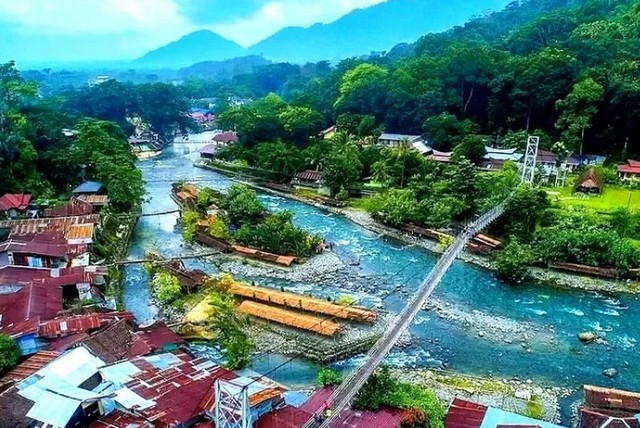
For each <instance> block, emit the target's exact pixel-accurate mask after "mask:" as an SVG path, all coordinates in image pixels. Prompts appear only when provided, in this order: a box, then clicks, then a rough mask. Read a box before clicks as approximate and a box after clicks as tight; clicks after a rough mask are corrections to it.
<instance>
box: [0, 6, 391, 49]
mask: <svg viewBox="0 0 640 428" xmlns="http://www.w3.org/2000/svg"><path fill="white" fill-rule="evenodd" d="M383 1H385V0H0V60H8V59H17V60H25V61H26V60H28V61H43V60H56V61H60V60H69V61H78V60H99V59H105V60H109V59H128V58H136V57H138V56H141V55H142V54H143V53H145V52H146V51H148V50H150V49H154V48H156V47H159V46H161V45H163V44H166V43H168V42H170V41H173V40H175V39H177V38H179V37H181V36H183V35H185V34H187V33H190V32H192V31H195V30H199V29H210V30H213V31H215V32H217V33H219V34H220V35H222V36H224V37H226V38H228V39H231V40H234V41H236V42H238V43H240V44H241V45H244V46H249V45H251V44H253V43H255V42H257V41H260V40H262V39H264V38H265V37H267V36H269V35H271V34H273V33H274V32H276V31H278V30H279V29H281V28H283V27H287V26H309V25H311V24H313V23H316V22H331V21H334V20H336V19H337V18H339V17H341V16H343V15H345V14H346V13H348V12H350V11H351V10H353V9H357V8H362V7H366V6H371V5H374V4H377V3H382V2H383Z"/></svg>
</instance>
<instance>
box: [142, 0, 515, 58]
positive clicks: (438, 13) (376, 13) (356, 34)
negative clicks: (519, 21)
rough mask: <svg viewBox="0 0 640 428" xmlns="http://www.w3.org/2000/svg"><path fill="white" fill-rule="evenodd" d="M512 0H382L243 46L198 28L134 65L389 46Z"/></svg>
mask: <svg viewBox="0 0 640 428" xmlns="http://www.w3.org/2000/svg"><path fill="white" fill-rule="evenodd" d="M511 2H512V0H446V1H445V0H387V1H386V2H383V3H379V4H377V5H374V6H370V7H368V8H366V9H356V10H353V11H351V12H350V13H348V14H346V15H344V16H343V17H342V18H340V19H338V20H336V21H334V22H331V23H329V24H314V25H312V26H311V27H308V28H303V27H288V28H283V29H282V30H280V31H278V32H277V33H275V34H273V35H272V36H270V37H268V38H266V39H264V40H262V41H261V42H259V43H256V44H255V45H253V46H251V47H250V48H248V49H246V48H243V47H242V46H240V45H238V44H237V43H235V42H232V41H230V40H227V39H225V38H224V37H222V36H219V35H218V34H216V33H214V32H211V31H207V30H201V31H197V32H195V33H191V34H188V35H186V36H184V37H183V38H181V39H180V40H177V41H175V42H172V43H169V44H168V45H166V46H163V47H161V48H158V49H156V50H154V51H151V52H149V53H147V54H146V55H144V56H143V57H142V58H140V59H139V60H137V61H136V62H135V65H139V66H146V67H171V68H180V67H186V66H190V65H192V64H196V63H199V62H208V61H222V60H226V59H231V58H235V57H241V56H247V55H255V56H262V57H264V58H265V59H267V60H270V61H276V62H293V63H305V62H316V61H321V60H340V59H344V58H348V57H352V56H360V55H367V54H370V53H371V52H379V51H389V50H391V49H392V48H393V47H394V46H396V45H398V44H399V43H405V42H415V41H416V40H417V39H418V38H420V37H421V36H423V35H424V34H427V33H433V32H440V31H445V30H448V29H450V28H452V27H454V26H456V25H462V24H464V23H465V22H467V21H468V20H469V19H470V18H472V17H473V16H476V15H479V14H482V13H484V12H488V11H496V10H501V9H502V8H503V7H505V6H506V5H507V4H509V3H511Z"/></svg>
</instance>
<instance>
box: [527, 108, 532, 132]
mask: <svg viewBox="0 0 640 428" xmlns="http://www.w3.org/2000/svg"><path fill="white" fill-rule="evenodd" d="M530 126H531V108H529V111H528V112H527V134H528V133H529V127H530Z"/></svg>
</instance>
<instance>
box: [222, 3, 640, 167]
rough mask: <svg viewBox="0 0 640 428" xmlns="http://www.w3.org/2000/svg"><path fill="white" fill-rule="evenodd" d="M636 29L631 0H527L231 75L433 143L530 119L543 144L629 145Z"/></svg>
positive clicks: (514, 131)
mask: <svg viewBox="0 0 640 428" xmlns="http://www.w3.org/2000/svg"><path fill="white" fill-rule="evenodd" d="M639 36H640V1H638V0H610V1H600V0H581V1H577V0H575V1H574V0H571V1H570V0H535V1H527V2H522V3H521V4H520V3H514V4H512V5H510V6H509V7H508V8H507V9H506V10H504V11H502V12H500V13H495V14H493V15H491V16H489V17H483V18H479V19H475V20H472V21H471V22H469V23H468V24H466V25H465V26H463V27H460V28H455V29H453V30H450V31H447V32H445V33H441V34H430V35H426V36H424V37H423V38H421V39H420V40H419V41H418V42H417V43H416V44H415V45H414V46H413V49H407V47H406V46H405V47H404V51H405V52H407V54H406V55H408V56H402V55H396V56H395V59H394V58H389V57H382V58H374V59H369V60H362V59H359V60H356V59H351V60H345V61H343V62H341V63H340V64H338V65H337V66H336V67H335V68H329V67H327V64H326V63H318V64H314V65H307V66H304V67H297V66H296V67H294V66H287V67H283V66H282V65H273V66H267V67H265V68H260V69H258V70H257V71H256V72H255V73H253V74H251V75H245V76H240V77H237V78H235V79H234V80H233V84H234V85H235V87H236V88H237V90H238V91H242V92H243V93H247V92H249V93H251V94H252V95H253V96H254V97H257V96H264V95H266V93H267V92H269V91H272V92H276V93H278V94H279V95H281V96H282V97H283V99H284V101H286V102H289V103H290V104H293V105H297V106H305V107H309V108H311V109H312V110H317V111H319V112H321V113H322V114H323V115H324V116H325V119H326V123H327V124H330V123H334V122H335V121H336V119H338V122H339V123H340V122H342V123H343V124H344V123H346V122H348V123H353V122H354V121H356V122H357V121H358V120H359V119H358V118H362V117H365V116H370V117H372V118H373V120H375V122H376V123H377V124H379V125H380V126H381V127H382V128H384V129H385V130H386V131H387V132H396V133H406V134H421V133H425V134H426V135H427V136H428V137H429V138H430V139H431V140H432V142H433V143H434V144H435V146H436V147H437V148H439V149H442V150H449V149H451V148H452V147H453V146H455V145H456V144H458V143H459V142H460V141H462V139H463V137H464V136H465V135H468V134H474V135H476V134H481V135H486V136H490V137H491V140H492V141H494V142H497V143H498V144H510V143H509V142H511V141H522V140H523V138H524V137H523V135H524V134H525V133H527V132H533V131H535V132H536V133H537V134H539V135H541V136H542V142H543V147H544V148H546V149H551V148H552V147H553V146H554V144H555V143H557V142H560V143H561V144H560V145H556V147H555V149H554V150H566V151H576V152H577V151H580V148H581V146H582V144H583V143H584V146H583V151H584V152H597V153H607V154H616V155H620V154H622V153H623V151H624V150H625V149H627V150H628V152H629V153H631V154H633V153H639V152H640V141H639V140H640V80H639V76H640V37H639ZM398 57H400V59H397V58H398ZM276 67H277V68H278V70H280V73H276V74H274V69H275V68H276ZM285 73H286V74H285ZM227 89H228V86H227ZM244 110H251V107H250V106H249V107H246V108H245V109H244ZM241 113H242V109H240V110H239V111H235V112H234V114H235V115H236V117H237V118H238V122H239V123H240V122H242V120H241V118H242V115H241ZM367 120H370V119H367ZM240 128H241V125H240V126H239V127H238V129H240ZM356 128H357V125H356V126H355V127H353V128H352V129H356ZM250 133H251V134H253V135H258V136H259V135H260V130H259V129H258V130H257V129H256V128H255V127H254V128H252V130H251V132H250ZM266 135H272V134H269V133H267V134H266ZM512 137H513V138H512ZM563 146H564V148H562V147H563Z"/></svg>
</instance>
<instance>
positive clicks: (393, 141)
mask: <svg viewBox="0 0 640 428" xmlns="http://www.w3.org/2000/svg"><path fill="white" fill-rule="evenodd" d="M403 141H408V142H409V144H413V143H415V142H416V141H423V138H422V137H421V136H420V135H405V134H387V133H383V134H382V135H380V137H378V141H377V144H378V145H380V146H384V147H395V146H399V145H400V144H401V143H402V142H403Z"/></svg>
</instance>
